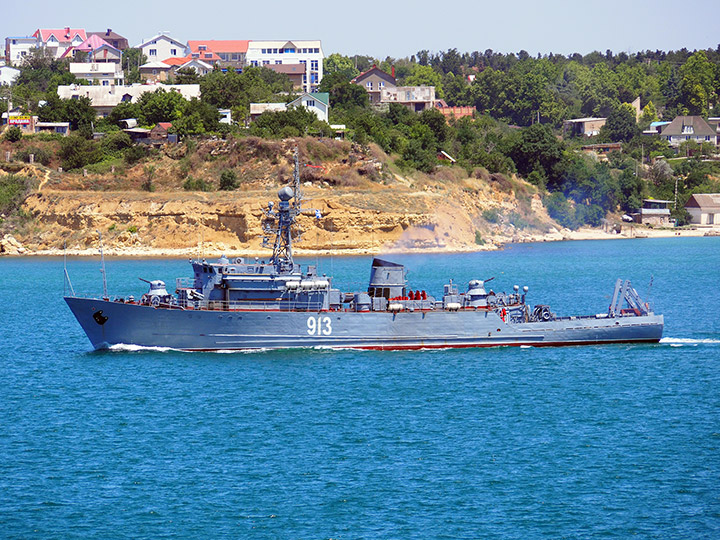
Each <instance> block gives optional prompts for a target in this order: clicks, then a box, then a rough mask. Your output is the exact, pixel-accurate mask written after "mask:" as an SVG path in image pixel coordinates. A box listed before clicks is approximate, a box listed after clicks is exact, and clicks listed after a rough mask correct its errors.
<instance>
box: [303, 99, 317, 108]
mask: <svg viewBox="0 0 720 540" xmlns="http://www.w3.org/2000/svg"><path fill="white" fill-rule="evenodd" d="M305 106H306V107H314V106H315V100H314V99H308V100H307V101H306V102H305Z"/></svg>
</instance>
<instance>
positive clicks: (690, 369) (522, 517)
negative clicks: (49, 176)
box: [0, 238, 720, 539]
mask: <svg viewBox="0 0 720 540" xmlns="http://www.w3.org/2000/svg"><path fill="white" fill-rule="evenodd" d="M370 260H371V259H370V257H358V258H334V259H329V258H324V259H320V261H319V262H320V266H321V272H325V273H327V274H334V275H335V284H336V285H339V286H340V288H341V289H343V290H352V289H364V288H365V287H366V286H367V279H368V276H369V265H370ZM392 260H397V261H398V262H403V263H405V264H406V265H407V266H408V268H409V270H410V274H409V285H410V287H411V288H413V289H425V290H427V291H428V292H429V293H433V294H440V293H441V291H442V284H443V283H444V282H445V280H447V279H448V278H453V279H454V280H455V281H456V282H457V283H459V284H460V285H461V287H462V286H464V285H465V284H466V283H467V281H468V280H469V279H472V278H480V279H482V278H489V277H491V276H495V280H494V281H493V282H492V283H491V284H490V285H492V286H493V288H494V289H495V290H496V291H498V290H505V291H509V290H510V289H511V288H512V286H513V285H514V284H518V285H520V286H523V285H528V286H529V287H530V296H529V301H530V302H531V303H533V304H534V303H548V304H550V305H551V306H552V307H553V309H554V311H556V312H557V313H559V314H562V315H568V314H579V313H596V312H603V311H604V310H606V309H607V306H608V304H609V302H610V296H611V294H612V290H613V286H614V283H615V279H616V278H617V277H624V278H629V279H631V280H632V281H633V284H634V285H635V287H636V288H637V289H638V291H639V292H640V294H641V295H643V296H646V295H647V293H648V284H649V281H650V277H651V276H654V278H653V286H652V290H651V292H650V302H651V304H653V305H654V307H655V310H656V311H657V312H660V313H663V314H664V315H665V317H666V329H665V338H664V339H663V341H662V342H661V343H660V344H657V345H612V346H597V347H569V348H558V349H533V348H497V349H478V350H469V349H468V350H447V351H413V352H378V351H362V352H358V351H328V350H300V351H289V350H284V351H268V352H258V353H232V354H222V353H183V352H176V351H156V350H143V351H129V350H120V351H106V352H93V351H91V347H90V344H89V342H88V340H87V338H86V337H85V336H84V334H83V333H82V330H81V329H80V327H79V325H78V324H77V323H76V321H75V320H74V319H73V317H72V315H71V313H70V312H69V310H68V309H67V307H66V306H65V304H64V302H63V301H62V298H61V297H62V292H63V275H62V267H63V262H62V260H61V259H11V258H6V259H0V271H1V272H2V278H1V279H0V306H2V307H1V308H0V317H1V320H0V323H1V324H0V327H1V328H2V337H3V347H2V349H0V381H2V389H1V390H0V538H18V539H19V538H22V539H25V538H43V539H46V538H58V539H66V538H263V539H264V538H273V539H274V538H293V539H299V538H307V539H311V538H312V539H315V538H319V539H322V538H338V539H340V538H342V539H345V538H347V539H354V538H398V539H400V538H403V539H404V538H453V539H454V538H503V539H505V538H552V539H555V538H581V539H584V538H630V537H637V538H673V539H674V538H692V539H697V538H708V539H715V538H718V537H720V391H719V390H720V289H719V286H718V278H719V277H720V238H697V239H687V238H683V239H674V238H673V239H645V240H628V241H624V240H616V241H605V242H566V243H547V244H523V245H518V246H511V247H510V248H508V249H506V250H504V251H500V252H493V253H478V254H468V255H450V256H442V255H431V256H417V255H413V256H409V255H406V256H393V257H392ZM303 262H304V263H308V262H309V263H314V262H315V259H309V260H305V261H303ZM68 270H69V272H70V276H71V278H72V280H73V285H74V287H75V289H76V291H78V292H80V291H83V292H88V293H92V294H95V295H99V294H100V293H101V292H102V284H101V275H100V272H99V271H98V270H99V261H98V260H89V259H73V260H69V261H68ZM188 270H189V265H188V264H187V261H184V260H148V259H139V260H119V259H108V260H107V272H108V287H109V292H110V294H111V295H115V294H117V295H123V296H126V295H127V294H135V295H136V296H139V295H141V294H142V293H143V292H144V291H145V288H146V285H145V284H144V283H142V282H140V281H139V280H138V279H137V278H138V277H144V278H148V279H150V278H155V279H157V278H159V279H164V280H165V281H166V282H167V283H168V286H169V287H172V285H174V278H175V277H176V276H185V275H187V274H188ZM438 331H442V329H438Z"/></svg>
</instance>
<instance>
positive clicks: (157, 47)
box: [136, 34, 185, 62]
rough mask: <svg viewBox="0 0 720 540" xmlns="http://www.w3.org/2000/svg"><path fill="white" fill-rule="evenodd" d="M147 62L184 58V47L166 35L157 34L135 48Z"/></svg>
mask: <svg viewBox="0 0 720 540" xmlns="http://www.w3.org/2000/svg"><path fill="white" fill-rule="evenodd" d="M136 48H137V49H141V50H142V53H143V54H144V55H145V57H146V58H147V59H148V62H162V61H163V60H165V59H166V58H172V57H183V56H185V45H184V44H183V43H180V42H179V41H178V40H176V39H173V38H171V37H170V36H168V35H167V34H158V35H157V36H155V37H152V38H150V39H148V40H147V41H144V42H142V43H141V44H140V45H138V46H137V47H136Z"/></svg>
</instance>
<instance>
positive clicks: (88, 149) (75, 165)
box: [60, 134, 103, 170]
mask: <svg viewBox="0 0 720 540" xmlns="http://www.w3.org/2000/svg"><path fill="white" fill-rule="evenodd" d="M102 157H103V154H102V150H101V149H100V145H99V144H98V143H97V142H95V141H92V140H88V139H86V138H85V137H81V136H80V135H77V134H73V135H69V136H68V137H64V138H63V139H62V140H61V141H60V160H61V161H60V163H61V165H62V167H63V169H65V170H70V169H79V168H81V167H84V166H85V165H90V164H92V163H98V162H99V161H101V160H102Z"/></svg>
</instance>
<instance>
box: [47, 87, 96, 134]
mask: <svg viewBox="0 0 720 540" xmlns="http://www.w3.org/2000/svg"><path fill="white" fill-rule="evenodd" d="M91 103H92V102H91V101H90V98H87V97H84V96H83V97H79V98H78V99H60V98H58V97H57V95H55V94H53V95H51V96H49V99H48V100H47V104H45V105H43V106H42V107H40V110H39V111H38V119H39V120H40V121H41V122H70V129H71V130H73V131H78V130H79V131H81V132H82V134H83V135H84V136H85V137H90V136H91V135H92V123H93V121H94V120H95V110H94V109H93V108H92V105H91Z"/></svg>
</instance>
